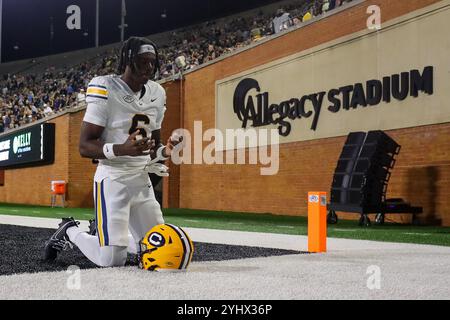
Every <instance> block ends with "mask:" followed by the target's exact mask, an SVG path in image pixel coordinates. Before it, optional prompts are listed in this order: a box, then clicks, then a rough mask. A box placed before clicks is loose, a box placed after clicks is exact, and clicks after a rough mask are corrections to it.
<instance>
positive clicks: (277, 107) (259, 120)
mask: <svg viewBox="0 0 450 320" xmlns="http://www.w3.org/2000/svg"><path fill="white" fill-rule="evenodd" d="M433 79H434V67H433V66H427V67H425V68H424V70H423V71H422V72H421V71H419V70H417V69H414V70H410V71H409V72H402V73H400V74H393V75H391V76H386V77H383V78H382V79H381V80H374V79H372V80H368V81H366V82H365V83H356V84H352V85H347V86H342V87H339V88H333V89H330V90H328V91H321V92H316V93H311V94H306V95H299V96H298V97H289V98H287V99H285V100H283V101H280V102H275V103H274V102H273V101H271V99H270V92H263V90H262V89H263V88H261V87H260V85H259V83H258V81H257V80H255V79H252V78H245V79H243V80H241V81H240V82H239V83H238V85H237V86H236V89H235V91H234V96H233V111H234V113H235V114H236V116H237V117H238V119H239V121H241V122H242V128H249V127H262V126H267V125H278V132H279V134H280V135H281V136H284V137H287V136H288V135H289V134H290V133H291V130H292V122H293V121H296V120H300V119H303V118H305V119H306V118H312V123H311V127H310V129H311V130H314V131H315V130H316V129H317V126H318V122H319V118H320V115H321V113H322V112H331V113H338V112H340V111H341V110H350V109H356V108H369V107H374V106H377V105H379V104H380V103H382V102H384V103H390V102H391V101H392V100H394V99H395V100H398V101H403V100H406V99H407V98H408V97H418V96H419V94H420V93H425V94H429V95H432V94H433V92H434V84H433ZM251 90H256V92H257V94H255V95H252V94H249V92H250V91H251ZM307 105H308V106H309V107H307ZM311 105H312V108H311Z"/></svg>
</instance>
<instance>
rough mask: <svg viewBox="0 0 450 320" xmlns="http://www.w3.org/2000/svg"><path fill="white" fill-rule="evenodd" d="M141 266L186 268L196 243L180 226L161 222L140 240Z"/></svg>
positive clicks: (150, 267) (152, 268) (152, 269)
mask: <svg viewBox="0 0 450 320" xmlns="http://www.w3.org/2000/svg"><path fill="white" fill-rule="evenodd" d="M139 247H140V252H139V268H141V269H144V270H150V271H154V270H164V269H171V270H184V269H186V268H187V267H188V265H189V263H190V262H191V260H192V255H193V253H194V244H193V243H192V240H191V239H190V238H189V236H188V235H187V233H186V232H185V231H184V230H183V229H181V228H180V227H177V226H174V225H171V224H161V225H157V226H155V227H153V228H152V229H151V230H150V231H148V232H147V234H146V235H145V236H144V238H143V239H142V240H141V241H140V242H139Z"/></svg>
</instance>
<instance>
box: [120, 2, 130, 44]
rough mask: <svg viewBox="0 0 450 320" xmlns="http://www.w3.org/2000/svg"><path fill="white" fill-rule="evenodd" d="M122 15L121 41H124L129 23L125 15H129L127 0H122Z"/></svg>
mask: <svg viewBox="0 0 450 320" xmlns="http://www.w3.org/2000/svg"><path fill="white" fill-rule="evenodd" d="M120 16H121V23H120V25H119V29H120V41H121V42H123V41H124V40H125V28H126V27H128V25H127V24H126V23H125V17H126V16H127V5H126V3H125V0H122V11H121V12H120Z"/></svg>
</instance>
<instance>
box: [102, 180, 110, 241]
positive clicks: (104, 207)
mask: <svg viewBox="0 0 450 320" xmlns="http://www.w3.org/2000/svg"><path fill="white" fill-rule="evenodd" d="M104 181H105V180H103V181H102V182H101V184H100V193H101V197H102V217H103V219H102V220H103V221H102V222H103V234H104V236H105V246H109V235H108V217H107V214H106V202H105V194H104V192H103V191H104V187H103V182H104Z"/></svg>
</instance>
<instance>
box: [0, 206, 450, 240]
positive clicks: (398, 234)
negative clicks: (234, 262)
mask: <svg viewBox="0 0 450 320" xmlns="http://www.w3.org/2000/svg"><path fill="white" fill-rule="evenodd" d="M163 211H164V216H165V219H166V222H168V223H172V224H175V225H179V226H181V227H197V228H210V229H225V230H239V231H254V232H268V233H282V234H295V235H306V234H307V219H306V218H304V217H291V216H274V215H269V214H263V215H261V214H249V213H235V212H217V211H202V210H191V209H166V210H163ZM0 214H3V215H19V216H34V217H46V218H61V217H74V218H75V219H78V220H89V219H92V218H93V217H94V211H93V209H80V208H49V207H36V206H25V205H13V204H0ZM340 218H341V219H340V220H339V223H338V224H337V225H330V226H329V227H328V236H329V237H334V238H346V239H361V240H376V241H389V242H406V243H420V244H433V245H441V246H450V227H422V226H412V225H400V224H393V223H386V224H385V225H383V226H377V225H373V226H372V227H369V228H361V227H359V226H358V224H357V221H350V220H342V217H340Z"/></svg>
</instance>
